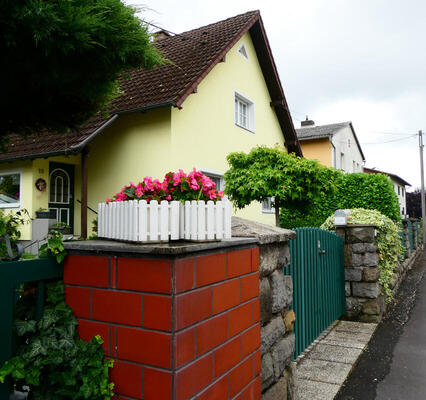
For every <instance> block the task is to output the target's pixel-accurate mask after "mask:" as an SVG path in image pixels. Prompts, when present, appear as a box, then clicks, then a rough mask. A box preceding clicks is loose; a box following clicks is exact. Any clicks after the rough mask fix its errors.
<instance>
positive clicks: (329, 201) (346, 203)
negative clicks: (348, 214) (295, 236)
mask: <svg viewBox="0 0 426 400" xmlns="http://www.w3.org/2000/svg"><path fill="white" fill-rule="evenodd" d="M336 187H337V189H336V191H334V192H331V193H330V192H328V193H321V194H320V196H319V197H317V198H315V199H313V200H312V201H310V202H309V203H306V204H304V205H303V207H300V205H299V206H294V207H292V206H290V207H286V208H283V209H281V226H282V227H284V228H290V229H291V228H297V227H302V226H320V225H321V224H322V223H323V222H324V221H325V220H326V218H327V217H328V216H329V215H331V214H333V213H334V212H335V211H336V210H337V209H350V208H364V209H368V210H377V211H379V212H380V213H382V214H383V215H385V216H387V217H388V218H390V219H392V220H393V221H400V220H401V215H400V210H399V202H398V197H397V196H396V194H395V192H394V190H393V184H392V182H391V180H390V179H389V178H388V177H387V176H386V175H383V174H364V173H356V174H345V173H340V176H339V178H338V179H337V180H336Z"/></svg>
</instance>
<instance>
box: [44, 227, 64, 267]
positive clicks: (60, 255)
mask: <svg viewBox="0 0 426 400" xmlns="http://www.w3.org/2000/svg"><path fill="white" fill-rule="evenodd" d="M62 238H63V235H62V233H61V232H58V231H55V230H51V231H50V232H49V237H48V238H47V243H45V244H43V245H42V246H41V247H40V249H39V257H40V258H47V257H54V258H56V261H57V262H58V263H59V264H60V263H61V262H62V261H64V258H65V256H66V255H67V252H66V250H65V247H64V245H63V244H62Z"/></svg>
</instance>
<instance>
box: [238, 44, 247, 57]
mask: <svg viewBox="0 0 426 400" xmlns="http://www.w3.org/2000/svg"><path fill="white" fill-rule="evenodd" d="M238 53H240V54H241V55H242V56H243V57H244V58H245V59H246V60H248V59H249V58H248V54H247V50H246V46H245V45H244V43H243V44H242V45H241V46H240V47H239V48H238Z"/></svg>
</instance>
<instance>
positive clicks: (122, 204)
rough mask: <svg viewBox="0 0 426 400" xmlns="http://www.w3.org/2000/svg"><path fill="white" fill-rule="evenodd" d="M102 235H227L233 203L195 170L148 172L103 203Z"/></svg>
mask: <svg viewBox="0 0 426 400" xmlns="http://www.w3.org/2000/svg"><path fill="white" fill-rule="evenodd" d="M98 236H99V237H103V238H111V239H120V240H129V241H136V242H157V241H167V240H179V239H185V240H193V241H206V240H222V239H224V238H225V239H227V238H230V237H231V204H230V202H229V201H228V199H226V198H225V199H224V198H223V192H222V191H218V190H216V185H215V183H214V182H213V181H212V180H211V179H210V178H209V177H207V176H205V175H203V174H202V173H201V172H200V171H196V170H195V169H193V170H192V171H191V172H189V173H188V174H186V173H185V172H183V171H182V170H179V171H178V172H169V173H167V174H166V175H165V177H164V179H163V181H162V182H160V181H159V180H158V179H152V178H151V177H145V178H144V179H143V180H142V181H141V182H139V183H138V184H134V183H132V182H131V183H130V184H129V185H126V186H124V187H123V188H122V189H121V190H120V192H118V193H117V194H115V195H114V196H113V197H112V199H107V200H106V203H101V204H99V206H98Z"/></svg>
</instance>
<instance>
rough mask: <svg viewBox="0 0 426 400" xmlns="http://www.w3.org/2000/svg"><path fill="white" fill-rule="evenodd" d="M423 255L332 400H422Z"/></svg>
mask: <svg viewBox="0 0 426 400" xmlns="http://www.w3.org/2000/svg"><path fill="white" fill-rule="evenodd" d="M425 268H426V258H425V254H423V255H422V257H420V259H419V260H418V261H417V262H416V264H415V265H414V266H413V268H412V269H411V270H410V271H408V273H407V276H406V279H405V281H404V282H403V283H402V284H401V286H400V288H399V291H398V294H397V295H396V299H395V304H394V307H393V308H392V310H391V311H390V312H389V314H388V315H387V317H386V318H385V319H384V320H383V321H382V323H381V324H380V325H379V327H378V328H377V330H376V332H375V334H374V336H373V338H372V340H371V341H370V343H369V344H368V346H367V348H366V350H365V352H364V353H363V355H362V356H361V357H360V358H359V360H358V363H357V365H356V366H355V368H354V369H353V371H352V373H351V374H350V375H349V377H348V379H347V380H346V382H345V383H344V385H343V386H342V388H341V389H340V391H339V393H338V394H337V396H336V397H335V400H426V279H423V273H424V271H425Z"/></svg>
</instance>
